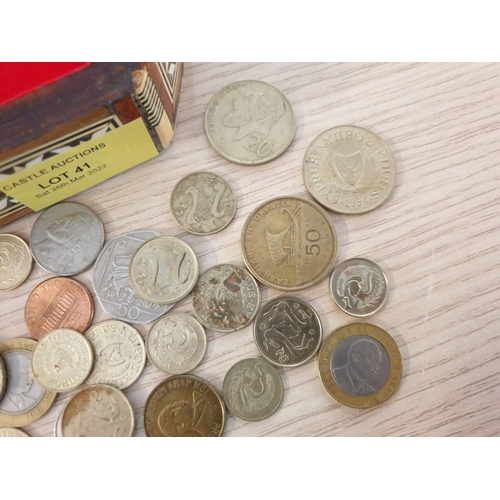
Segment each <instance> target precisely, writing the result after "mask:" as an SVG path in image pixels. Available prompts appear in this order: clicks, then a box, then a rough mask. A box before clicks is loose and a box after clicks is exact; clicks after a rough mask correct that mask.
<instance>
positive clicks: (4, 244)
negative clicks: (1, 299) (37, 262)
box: [0, 234, 33, 292]
mask: <svg viewBox="0 0 500 500" xmlns="http://www.w3.org/2000/svg"><path fill="white" fill-rule="evenodd" d="M32 267H33V258H32V257H31V252H30V248H29V246H28V244H27V243H26V242H25V241H24V240H22V239H21V238H19V237H18V236H15V235H13V234H0V292H7V291H9V290H13V289H14V288H17V287H18V286H19V285H21V284H22V283H24V282H25V281H26V280H27V278H28V276H29V275H30V272H31V268H32Z"/></svg>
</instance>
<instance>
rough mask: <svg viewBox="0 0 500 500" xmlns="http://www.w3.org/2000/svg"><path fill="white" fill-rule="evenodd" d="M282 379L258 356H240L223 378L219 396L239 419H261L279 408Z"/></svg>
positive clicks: (281, 397) (282, 390) (274, 369)
mask: <svg viewBox="0 0 500 500" xmlns="http://www.w3.org/2000/svg"><path fill="white" fill-rule="evenodd" d="M283 392H284V389H283V381H282V380H281V376H280V374H279V373H278V370H276V368H274V367H273V366H271V365H270V364H269V363H268V362H267V361H264V360H263V359H261V358H250V359H242V360H241V361H238V362H237V363H236V364H235V365H233V366H232V367H231V368H230V369H229V371H228V372H227V373H226V376H225V377H224V382H223V383H222V396H223V397H224V401H225V403H226V406H227V408H228V410H229V411H230V412H231V413H232V414H233V415H234V416H235V417H238V418H241V419H242V420H250V421H256V420H264V419H265V418H268V417H270V416H271V415H272V414H273V413H275V412H276V410H277V409H278V408H279V407H280V405H281V401H282V400H283Z"/></svg>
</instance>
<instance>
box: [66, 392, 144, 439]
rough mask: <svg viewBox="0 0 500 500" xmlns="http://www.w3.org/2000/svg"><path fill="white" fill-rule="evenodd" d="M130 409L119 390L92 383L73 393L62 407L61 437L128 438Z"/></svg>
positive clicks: (131, 425) (132, 417)
mask: <svg viewBox="0 0 500 500" xmlns="http://www.w3.org/2000/svg"><path fill="white" fill-rule="evenodd" d="M134 424H135V419H134V410H133V409H132V406H131V404H130V402H129V400H128V399H127V397H126V396H125V394H123V392H121V391H119V390H118V389H116V388H115V387H111V386H109V385H93V386H90V387H86V388H85V389H82V390H81V391H80V392H78V393H77V394H75V395H74V396H73V397H72V398H71V399H70V400H69V402H68V404H67V405H66V407H65V408H64V410H63V413H62V417H61V434H62V436H63V437H130V436H131V435H132V433H133V432H134Z"/></svg>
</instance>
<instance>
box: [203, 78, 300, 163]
mask: <svg viewBox="0 0 500 500" xmlns="http://www.w3.org/2000/svg"><path fill="white" fill-rule="evenodd" d="M205 132H206V134H207V137H208V140H209V141H210V144H211V145H212V147H213V148H214V149H215V151H217V152H218V153H219V154H220V155H221V156H223V157H224V158H226V159H228V160H230V161H233V162H235V163H240V164H241V165H260V164H261V163H265V162H267V161H270V160H273V159H274V158H276V157H278V156H279V155H280V154H281V153H283V152H284V151H285V150H286V148H287V147H288V146H289V145H290V143H291V142H292V139H293V136H294V135H295V117H294V114H293V110H292V107H291V106H290V103H289V102H288V99H287V98H286V97H285V96H284V94H283V93H282V92H281V91H279V90H278V89H277V88H276V87H273V86H272V85H269V84H268V83H265V82H259V81H255V80H246V81H240V82H235V83H232V84H230V85H228V86H227V87H224V88H223V89H221V90H219V92H217V93H216V94H214V96H213V97H212V99H211V100H210V102H209V103H208V106H207V111H206V113H205Z"/></svg>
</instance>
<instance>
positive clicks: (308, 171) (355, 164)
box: [302, 126, 396, 214]
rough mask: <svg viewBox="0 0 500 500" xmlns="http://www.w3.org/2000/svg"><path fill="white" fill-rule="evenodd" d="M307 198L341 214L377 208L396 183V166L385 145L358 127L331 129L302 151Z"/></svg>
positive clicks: (367, 131) (376, 137)
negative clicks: (308, 196) (309, 194)
mask: <svg viewBox="0 0 500 500" xmlns="http://www.w3.org/2000/svg"><path fill="white" fill-rule="evenodd" d="M302 173H303V176H304V182H305V184H306V187H307V189H308V190H309V192H310V193H311V195H312V196H313V197H314V198H315V199H316V201H317V202H318V203H321V205H323V206H324V207H326V208H328V209H330V210H332V211H333V212H338V213H342V214H362V213H365V212H369V211H370V210H373V209H375V208H377V207H379V206H380V205H381V204H382V203H384V201H385V200H386V199H387V198H388V197H389V195H390V193H391V191H392V190H393V188H394V185H395V183H396V163H395V161H394V157H393V156H392V153H391V151H390V149H389V147H388V146H387V144H386V143H385V142H384V141H383V140H382V139H381V138H380V137H379V136H378V135H375V134H374V133H373V132H370V131H369V130H366V129H364V128H361V127H354V126H343V127H335V128H332V129H330V130H327V131H326V132H323V133H322V134H320V135H319V136H318V137H316V139H314V141H313V142H312V143H311V145H310V146H309V148H308V149H307V151H306V154H305V157H304V163H303V167H302Z"/></svg>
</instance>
